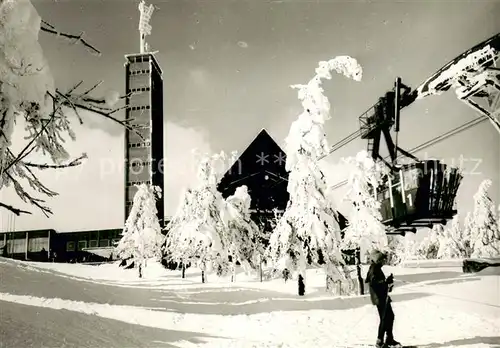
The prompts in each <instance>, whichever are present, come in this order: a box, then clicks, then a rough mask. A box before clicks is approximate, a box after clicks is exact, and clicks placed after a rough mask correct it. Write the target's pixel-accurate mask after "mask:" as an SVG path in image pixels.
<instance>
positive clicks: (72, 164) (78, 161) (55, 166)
mask: <svg viewBox="0 0 500 348" xmlns="http://www.w3.org/2000/svg"><path fill="white" fill-rule="evenodd" d="M86 158H88V157H87V154H86V153H83V154H82V155H81V156H80V157H78V158H75V159H74V160H72V161H70V162H68V163H66V164H48V163H45V164H38V163H31V162H23V164H24V165H25V166H27V167H34V168H37V169H62V168H69V167H76V166H79V165H80V164H82V160H83V159H86Z"/></svg>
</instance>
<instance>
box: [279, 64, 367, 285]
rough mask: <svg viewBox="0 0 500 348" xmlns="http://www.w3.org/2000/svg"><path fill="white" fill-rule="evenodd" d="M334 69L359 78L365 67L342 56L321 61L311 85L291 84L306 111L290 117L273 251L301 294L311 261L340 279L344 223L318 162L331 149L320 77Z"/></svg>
mask: <svg viewBox="0 0 500 348" xmlns="http://www.w3.org/2000/svg"><path fill="white" fill-rule="evenodd" d="M332 70H335V71H337V72H338V73H343V74H344V75H345V76H347V77H351V78H353V79H354V80H357V81H359V80H361V74H362V69H361V66H360V65H359V64H358V63H357V61H356V60H355V59H353V58H351V57H347V56H341V57H336V58H334V59H332V60H330V61H328V62H325V61H323V62H320V63H319V67H318V68H317V69H316V75H315V76H314V77H313V78H312V79H311V80H310V81H309V83H308V84H307V85H294V86H292V88H298V89H299V92H298V98H299V99H300V100H301V102H302V106H303V108H304V111H303V112H302V113H301V114H300V115H299V117H298V119H297V120H296V121H294V122H293V123H292V125H291V127H290V132H289V134H288V136H287V138H286V139H285V142H286V148H285V150H286V155H287V158H286V164H285V168H286V170H287V171H289V172H290V175H289V178H288V187H287V191H288V192H289V194H290V198H289V201H288V204H287V207H286V210H285V212H284V214H283V215H282V216H281V218H280V219H279V221H278V223H277V226H276V228H275V229H274V231H273V233H272V235H271V238H270V248H269V251H270V256H271V257H272V259H273V261H274V264H275V265H276V266H277V267H278V268H280V267H283V265H284V266H285V267H286V268H287V270H288V271H297V273H298V276H297V279H298V282H299V284H298V287H299V295H304V292H305V275H306V274H305V271H306V266H307V264H308V263H319V262H320V261H322V263H324V264H325V265H326V273H327V274H328V275H330V276H331V277H332V278H337V279H341V275H340V272H339V268H338V266H339V265H340V264H342V263H343V260H342V255H341V253H340V229H339V226H338V223H337V221H336V212H335V210H334V209H333V206H332V203H331V202H330V201H329V200H328V199H326V197H325V195H326V189H327V187H326V186H327V185H326V179H325V177H324V175H323V173H322V172H321V170H320V168H319V166H318V164H317V161H318V159H319V158H320V157H321V156H323V155H325V154H327V153H328V151H329V146H328V142H327V140H326V136H325V131H324V124H325V122H326V121H327V120H328V119H330V102H329V100H328V98H327V97H326V96H325V95H323V89H322V88H321V82H322V79H331V78H332V75H331V74H330V72H331V71H332ZM288 268H292V269H288ZM282 271H283V270H282Z"/></svg>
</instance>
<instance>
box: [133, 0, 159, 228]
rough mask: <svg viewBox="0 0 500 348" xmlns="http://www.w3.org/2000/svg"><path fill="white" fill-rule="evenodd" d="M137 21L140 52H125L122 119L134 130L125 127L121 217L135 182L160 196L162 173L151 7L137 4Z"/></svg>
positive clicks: (157, 72)
mask: <svg viewBox="0 0 500 348" xmlns="http://www.w3.org/2000/svg"><path fill="white" fill-rule="evenodd" d="M139 10H140V12H141V20H140V23H139V31H140V34H141V41H140V53H138V54H130V55H126V56H125V58H126V62H125V90H126V93H127V95H128V97H127V104H128V105H129V108H127V109H126V112H125V118H126V120H129V124H130V125H131V126H132V128H133V129H134V130H133V131H132V130H128V129H126V130H125V171H124V172H125V219H126V218H127V217H128V214H129V212H130V208H131V207H132V202H133V200H134V195H135V193H136V191H137V189H136V187H135V185H139V184H152V185H155V186H159V187H160V188H161V190H162V197H163V195H164V192H163V191H164V187H163V184H164V174H163V161H164V160H163V77H162V74H163V73H162V70H161V68H160V65H159V64H158V61H157V60H156V58H155V56H154V55H153V54H152V53H149V52H147V44H146V43H145V41H144V37H145V35H147V34H150V32H151V27H150V26H149V24H148V23H147V22H148V20H149V18H150V17H151V13H152V12H153V7H152V5H150V6H149V7H146V6H145V5H144V2H141V3H140V4H139ZM157 209H158V219H159V220H160V225H162V226H163V224H164V199H163V198H162V199H159V200H158V203H157Z"/></svg>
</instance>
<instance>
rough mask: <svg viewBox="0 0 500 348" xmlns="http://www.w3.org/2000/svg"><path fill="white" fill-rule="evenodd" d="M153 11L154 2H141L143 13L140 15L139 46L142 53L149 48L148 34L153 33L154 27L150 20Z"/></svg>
mask: <svg viewBox="0 0 500 348" xmlns="http://www.w3.org/2000/svg"><path fill="white" fill-rule="evenodd" d="M153 11H154V6H153V5H152V4H151V5H149V6H146V3H145V2H144V0H141V2H140V3H139V12H140V13H141V14H140V17H139V33H140V34H141V37H140V47H139V48H140V53H145V52H146V51H148V50H149V47H148V44H147V43H146V35H151V29H152V27H151V25H150V24H149V21H150V20H151V15H152V14H153Z"/></svg>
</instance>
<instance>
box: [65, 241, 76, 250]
mask: <svg viewBox="0 0 500 348" xmlns="http://www.w3.org/2000/svg"><path fill="white" fill-rule="evenodd" d="M66 251H75V242H67V243H66Z"/></svg>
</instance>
